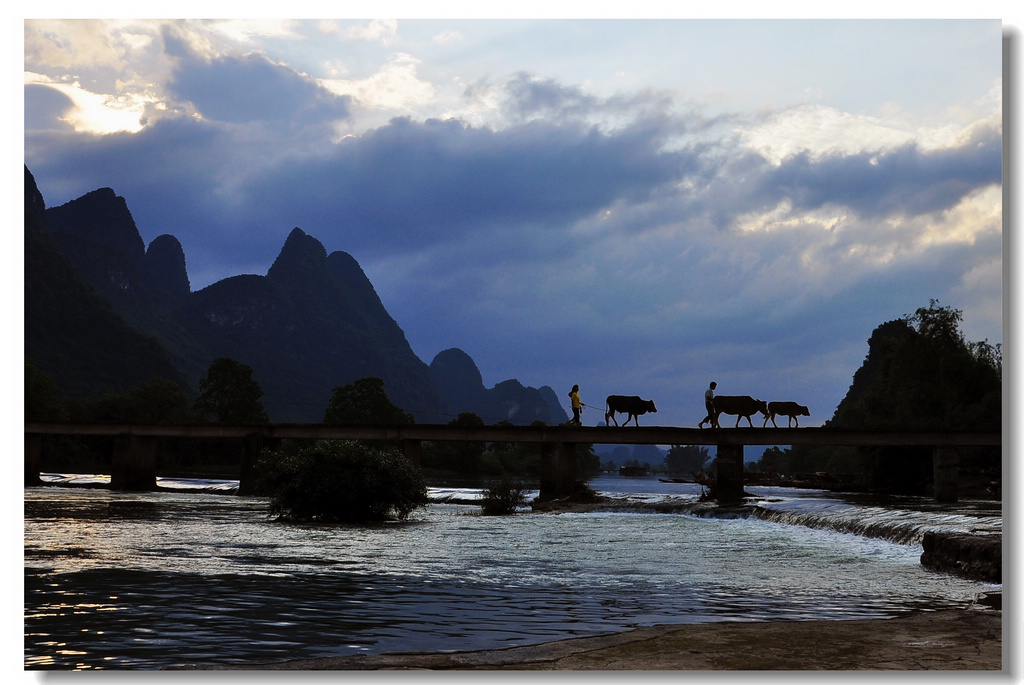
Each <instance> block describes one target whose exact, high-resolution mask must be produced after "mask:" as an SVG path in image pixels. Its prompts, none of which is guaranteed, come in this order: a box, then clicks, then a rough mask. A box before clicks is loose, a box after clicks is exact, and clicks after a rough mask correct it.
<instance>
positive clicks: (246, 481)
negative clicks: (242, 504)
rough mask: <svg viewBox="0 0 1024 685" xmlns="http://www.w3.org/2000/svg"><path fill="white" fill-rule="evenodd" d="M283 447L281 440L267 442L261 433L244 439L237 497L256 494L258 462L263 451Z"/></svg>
mask: <svg viewBox="0 0 1024 685" xmlns="http://www.w3.org/2000/svg"><path fill="white" fill-rule="evenodd" d="M280 446H281V441H280V440H279V439H274V440H265V439H264V438H263V436H262V435H260V434H259V433H252V434H251V435H247V436H245V437H244V438H242V446H241V450H242V467H241V469H240V472H239V474H238V492H236V493H235V494H237V495H243V496H244V495H251V494H253V493H254V492H256V462H257V461H258V460H259V458H260V454H262V453H263V450H276V449H277V448H278V447H280Z"/></svg>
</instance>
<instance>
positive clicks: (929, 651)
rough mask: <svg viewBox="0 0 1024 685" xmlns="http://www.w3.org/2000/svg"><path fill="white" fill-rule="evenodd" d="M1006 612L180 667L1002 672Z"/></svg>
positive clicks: (675, 630)
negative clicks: (429, 651)
mask: <svg viewBox="0 0 1024 685" xmlns="http://www.w3.org/2000/svg"><path fill="white" fill-rule="evenodd" d="M1002 613H1003V612H1002V609H1001V595H999V594H997V595H993V596H989V597H983V598H982V599H981V601H979V602H978V603H977V604H975V605H974V606H972V607H971V608H968V609H949V610H942V611H934V612H919V613H914V614H911V615H908V616H902V617H898V618H892V619H870V620H849V621H767V622H743V623H733V622H726V623H710V624H686V625H661V626H652V627H648V628H639V629H636V630H631V631H627V632H622V633H614V634H611V635H601V636H596V637H585V638H576V639H570V640H558V641H555V642H548V643H544V644H539V645H531V646H524V647H511V648H507V649H495V650H482V651H466V652H445V653H420V652H414V653H403V654H380V655H370V656H366V655H359V656H345V657H328V658H321V659H299V660H293V661H281V662H274V663H250V664H232V665H218V666H201V665H190V666H185V667H180V669H173V670H293V671H294V670H299V671H313V670H333V671H372V670H435V671H444V670H524V671H525V670H530V671H576V670H645V671H655V670H683V671H730V670H752V671H762V670H763V671H777V670H799V671H818V670H827V671H862V670H884V671H999V670H1001V669H1003V659H1002V644H1003V639H1002V637H1003V635H1002V633H1003V630H1002ZM1011 637H1012V638H1013V639H1017V638H1019V637H1020V636H1019V635H1014V636H1011Z"/></svg>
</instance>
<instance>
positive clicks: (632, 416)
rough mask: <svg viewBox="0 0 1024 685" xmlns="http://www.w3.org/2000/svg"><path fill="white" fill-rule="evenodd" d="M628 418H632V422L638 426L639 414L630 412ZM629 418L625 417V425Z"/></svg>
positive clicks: (627, 423)
mask: <svg viewBox="0 0 1024 685" xmlns="http://www.w3.org/2000/svg"><path fill="white" fill-rule="evenodd" d="M629 419H633V423H635V424H636V427H637V428H639V427H640V415H639V414H630V415H629ZM629 419H626V425H627V426H628V425H629Z"/></svg>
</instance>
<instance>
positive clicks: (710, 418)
mask: <svg viewBox="0 0 1024 685" xmlns="http://www.w3.org/2000/svg"><path fill="white" fill-rule="evenodd" d="M717 387H718V383H715V382H714V381H711V385H709V386H708V389H707V390H705V391H704V408H705V409H707V410H708V415H707V416H705V417H704V418H703V419H701V420H700V423H698V424H697V428H703V427H704V422H705V421H707V422H708V423H710V424H711V427H712V428H714V427H715V388H717Z"/></svg>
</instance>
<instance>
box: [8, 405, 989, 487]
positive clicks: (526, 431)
mask: <svg viewBox="0 0 1024 685" xmlns="http://www.w3.org/2000/svg"><path fill="white" fill-rule="evenodd" d="M44 435H106V436H113V437H114V438H115V441H114V454H113V461H112V465H111V474H110V475H111V483H110V484H111V487H112V488H115V489H124V490H152V489H155V487H156V445H157V440H158V439H159V438H164V437H176V438H242V439H243V440H242V444H243V455H242V464H241V468H240V474H239V494H250V493H251V492H252V488H253V481H254V474H255V471H254V466H255V463H256V458H257V456H258V455H259V454H260V452H261V451H263V450H274V449H276V448H277V447H278V446H279V445H280V442H281V440H330V439H342V440H373V441H382V442H389V443H391V444H397V445H401V446H402V449H403V451H404V453H405V456H406V457H407V458H408V459H409V460H410V461H412V462H413V463H415V464H419V463H420V456H421V454H422V448H421V446H422V443H423V442H424V441H428V442H433V441H439V442H440V441H472V442H518V443H540V444H541V445H542V452H541V482H540V498H541V499H542V500H550V499H558V498H560V497H565V496H567V495H570V494H572V492H573V490H574V489H575V486H576V480H575V478H576V445H577V444H629V445H644V444H647V445H715V446H716V447H717V451H718V456H717V458H718V487H717V497H718V499H719V501H720V502H734V501H739V500H740V499H742V497H743V447H744V446H746V445H762V446H771V445H819V446H835V447H838V446H885V445H893V446H904V447H912V446H918V447H920V446H925V447H931V448H932V450H933V452H932V454H933V460H932V462H933V471H934V493H935V499H936V500H937V501H940V502H955V501H956V499H957V472H958V464H959V457H958V453H957V448H960V447H972V446H1001V445H1002V435H1001V433H999V432H998V431H964V430H950V431H860V430H844V429H833V428H749V427H748V428H707V429H698V428H676V427H671V426H639V427H637V426H634V427H605V426H599V427H587V426H480V427H469V428H464V427H454V426H448V425H438V424H422V425H411V426H328V425H325V424H287V423H272V424H249V425H235V424H217V423H202V424H148V425H140V424H106V423H26V424H25V484H26V485H34V484H38V483H39V482H40V481H39V471H40V465H41V464H40V458H41V457H40V453H41V447H42V438H43V436H44Z"/></svg>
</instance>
